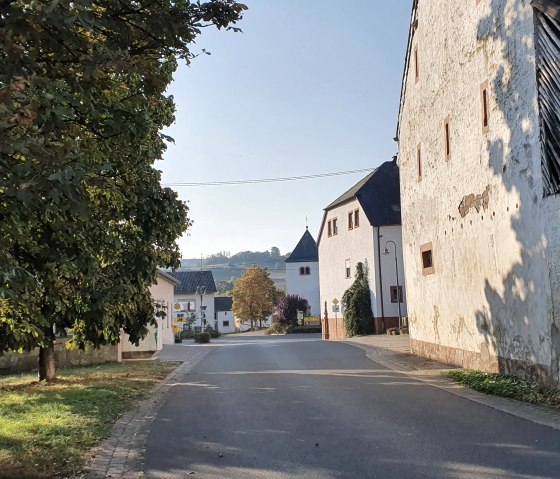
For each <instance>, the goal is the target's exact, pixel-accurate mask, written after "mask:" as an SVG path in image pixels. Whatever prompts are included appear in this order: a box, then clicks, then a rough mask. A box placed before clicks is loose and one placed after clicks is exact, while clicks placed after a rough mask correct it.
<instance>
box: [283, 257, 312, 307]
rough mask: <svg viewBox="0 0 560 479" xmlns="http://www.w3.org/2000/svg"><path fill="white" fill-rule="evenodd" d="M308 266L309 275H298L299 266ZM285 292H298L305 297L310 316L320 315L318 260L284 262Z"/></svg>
mask: <svg viewBox="0 0 560 479" xmlns="http://www.w3.org/2000/svg"><path fill="white" fill-rule="evenodd" d="M306 266H307V267H309V270H310V271H309V272H310V274H309V275H300V274H299V269H300V268H301V267H306ZM286 293H287V294H298V295H300V296H301V297H302V298H305V299H307V302H308V303H309V306H310V307H311V316H320V315H321V306H320V303H319V302H320V294H319V262H318V261H312V262H306V263H286Z"/></svg>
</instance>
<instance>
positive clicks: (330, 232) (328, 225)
mask: <svg viewBox="0 0 560 479" xmlns="http://www.w3.org/2000/svg"><path fill="white" fill-rule="evenodd" d="M327 229H328V234H329V236H332V222H331V220H329V222H328V223H327Z"/></svg>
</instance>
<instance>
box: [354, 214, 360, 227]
mask: <svg viewBox="0 0 560 479" xmlns="http://www.w3.org/2000/svg"><path fill="white" fill-rule="evenodd" d="M359 226H360V210H354V228H359Z"/></svg>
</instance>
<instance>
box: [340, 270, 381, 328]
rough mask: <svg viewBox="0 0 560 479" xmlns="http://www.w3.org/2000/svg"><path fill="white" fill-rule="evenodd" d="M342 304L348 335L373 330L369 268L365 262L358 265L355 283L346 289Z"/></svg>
mask: <svg viewBox="0 0 560 479" xmlns="http://www.w3.org/2000/svg"><path fill="white" fill-rule="evenodd" d="M341 304H342V314H343V315H344V329H345V331H346V334H347V336H348V337H352V336H356V335H360V334H371V333H372V332H373V312H372V310H371V296H370V291H369V282H368V269H367V266H366V265H364V264H363V263H358V264H357V265H356V275H355V280H354V283H352V286H350V288H348V289H347V290H346V291H345V293H344V295H343V296H342V302H341Z"/></svg>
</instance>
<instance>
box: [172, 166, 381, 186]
mask: <svg viewBox="0 0 560 479" xmlns="http://www.w3.org/2000/svg"><path fill="white" fill-rule="evenodd" d="M373 170H374V168H362V169H359V170H347V171H335V172H332V173H319V174H316V175H305V176H285V177H279V178H260V179H253V180H229V181H203V182H191V183H163V186H169V187H180V186H187V187H190V186H231V185H252V184H258V183H277V182H281V181H299V180H313V179H316V178H326V177H329V176H342V175H353V174H356V173H366V172H370V171H373Z"/></svg>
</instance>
